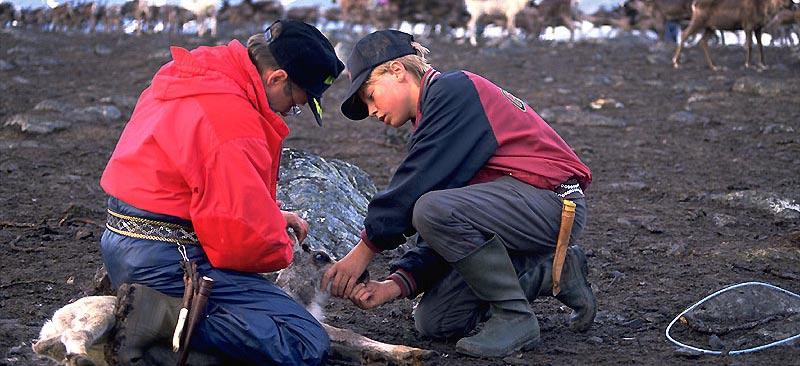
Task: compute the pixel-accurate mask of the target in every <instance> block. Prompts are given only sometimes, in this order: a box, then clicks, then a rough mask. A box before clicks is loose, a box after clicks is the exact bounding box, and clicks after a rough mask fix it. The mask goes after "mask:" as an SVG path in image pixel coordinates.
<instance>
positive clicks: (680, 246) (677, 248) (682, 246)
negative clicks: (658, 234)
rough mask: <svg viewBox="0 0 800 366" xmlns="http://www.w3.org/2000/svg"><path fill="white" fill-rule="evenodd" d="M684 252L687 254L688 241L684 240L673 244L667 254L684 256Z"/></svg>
mask: <svg viewBox="0 0 800 366" xmlns="http://www.w3.org/2000/svg"><path fill="white" fill-rule="evenodd" d="M684 254H686V243H684V242H677V243H675V244H672V245H671V246H670V247H669V249H668V250H667V255H670V256H682V255H684Z"/></svg>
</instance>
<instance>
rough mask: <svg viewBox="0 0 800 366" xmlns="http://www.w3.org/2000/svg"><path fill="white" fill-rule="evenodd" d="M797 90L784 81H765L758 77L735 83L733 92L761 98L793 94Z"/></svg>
mask: <svg viewBox="0 0 800 366" xmlns="http://www.w3.org/2000/svg"><path fill="white" fill-rule="evenodd" d="M795 89H796V88H793V87H791V85H789V84H787V83H786V82H785V81H784V80H771V79H764V78H760V77H756V76H745V77H742V78H739V79H737V80H736V82H734V83H733V87H732V88H731V90H733V91H735V92H737V93H744V94H756V95H761V96H775V95H779V94H782V93H791V92H792V91H793V90H795Z"/></svg>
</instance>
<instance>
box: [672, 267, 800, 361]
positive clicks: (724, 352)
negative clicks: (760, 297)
mask: <svg viewBox="0 0 800 366" xmlns="http://www.w3.org/2000/svg"><path fill="white" fill-rule="evenodd" d="M750 285H760V286H766V287H769V288H772V289H775V290H780V291H783V292H784V293H786V294H788V295H790V296H794V297H796V298H798V299H800V295H798V294H796V293H794V292H791V291H787V290H784V289H782V288H780V287H777V286H773V285H770V284H768V283H763V282H744V283H740V284H738V285H732V286H728V287H726V288H724V289H722V290H719V291H717V292H715V293H713V294H711V295H708V296H706V297H705V298H704V299H702V300H700V301H698V302H697V303H695V304H694V305H692V306H691V307H689V308H688V309H686V310H684V311H683V312H682V313H680V314H678V316H676V317H675V319H672V321H671V322H670V323H669V325H668V326H667V330H666V332H665V334H666V336H667V339H669V340H670V341H671V342H672V343H675V344H676V345H678V346H680V347H684V348H688V349H690V350H693V351H697V352H700V353H704V354H709V355H723V354H727V355H738V354H742V353H750V352H756V351H761V350H764V349H767V348H769V347H774V346H777V345H780V344H784V343H789V342H791V341H794V340H796V339H800V333H797V334H795V335H793V336H791V337H789V338H785V339H783V340H780V341H775V342H772V343H769V344H765V345H761V346H758V347H752V348H747V349H742V350H733V351H730V352H727V351H712V350H707V349H702V348H697V347H693V346H690V345H688V344H684V343H681V342H679V341H676V340H675V339H674V338H672V336H670V335H669V332H670V330H671V329H672V326H673V325H674V324H675V322H677V321H678V319H680V318H681V317H682V316H683V315H684V314H686V313H688V312H690V311H692V310H693V309H694V308H696V307H698V306H699V305H700V304H702V303H704V302H706V301H707V300H709V299H711V298H714V297H716V296H718V295H719V294H721V293H723V292H726V291H730V290H733V289H735V288H739V287H743V286H750Z"/></svg>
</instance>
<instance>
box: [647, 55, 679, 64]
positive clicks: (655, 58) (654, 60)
mask: <svg viewBox="0 0 800 366" xmlns="http://www.w3.org/2000/svg"><path fill="white" fill-rule="evenodd" d="M645 58H646V59H647V63H649V64H651V65H669V64H671V63H672V59H671V58H670V57H669V56H667V55H664V54H661V53H656V54H649V55H647V56H646V57H645Z"/></svg>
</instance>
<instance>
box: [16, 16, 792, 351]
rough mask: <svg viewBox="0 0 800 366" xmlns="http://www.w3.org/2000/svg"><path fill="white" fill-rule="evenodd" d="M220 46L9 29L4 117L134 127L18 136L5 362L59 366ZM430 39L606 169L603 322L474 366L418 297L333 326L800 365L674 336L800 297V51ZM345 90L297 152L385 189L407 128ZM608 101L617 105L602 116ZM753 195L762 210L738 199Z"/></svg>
mask: <svg viewBox="0 0 800 366" xmlns="http://www.w3.org/2000/svg"><path fill="white" fill-rule="evenodd" d="M215 42H217V41H216V40H211V39H202V40H201V39H197V38H192V37H177V38H167V36H164V35H146V36H141V37H132V36H121V35H83V34H71V35H67V34H43V33H37V32H33V31H19V30H15V31H2V32H0V61H2V62H0V121H3V122H5V121H8V120H10V119H12V116H15V115H17V114H25V113H33V112H31V111H32V109H33V108H34V106H36V105H37V104H38V103H40V102H41V101H43V100H55V101H59V102H63V103H68V104H69V105H71V106H72V107H71V108H72V109H73V110H75V109H76V108H77V109H80V108H85V107H92V106H98V105H113V106H115V107H117V108H118V109H119V110H120V111H121V112H122V116H121V117H120V118H116V119H114V118H107V119H103V118H95V119H93V120H88V121H86V120H84V121H79V120H74V119H73V120H70V121H71V123H70V125H69V126H68V127H65V128H63V129H60V130H57V131H55V132H52V133H48V134H35V133H30V132H22V131H21V130H20V127H19V126H16V125H5V126H0V207H2V209H1V210H0V273H2V277H0V364H15V365H29V364H42V365H47V364H49V363H48V361H45V360H41V359H38V358H36V357H35V356H33V355H31V353H30V350H29V349H30V343H31V340H32V339H35V338H36V336H37V333H38V330H39V328H40V327H41V325H42V323H43V322H44V320H45V319H46V318H48V317H49V316H51V315H52V313H53V311H55V310H56V309H58V308H59V307H60V306H62V305H64V304H66V303H67V302H68V301H71V300H74V299H76V298H78V297H81V296H84V295H85V294H87V293H88V292H89V291H90V287H91V282H92V277H93V275H94V273H95V270H96V269H97V268H98V267H99V266H100V264H101V259H100V255H99V250H98V249H99V248H98V241H99V237H100V235H101V233H102V230H103V229H102V225H103V222H104V194H103V191H102V190H101V189H100V187H99V184H98V182H99V178H100V175H101V173H102V171H103V168H104V166H105V163H106V161H107V159H108V157H109V156H110V154H111V152H112V150H113V148H114V146H115V143H116V140H117V138H118V136H119V134H120V132H121V131H122V129H123V127H124V125H125V121H126V120H127V118H128V117H129V115H130V113H131V111H132V107H133V103H135V98H136V97H138V95H139V93H140V92H141V91H142V90H143V89H144V88H145V87H146V86H147V85H148V82H149V80H150V78H151V76H152V75H153V74H154V73H155V72H156V70H158V68H159V67H160V65H162V64H163V63H165V62H167V61H168V57H169V55H168V54H167V53H166V50H167V47H168V46H169V45H170V44H177V45H182V46H186V47H196V46H198V45H203V44H205V45H212V44H214V43H215ZM427 43H428V44H429V45H430V46H431V49H432V54H431V59H432V61H433V63H434V64H435V65H436V66H437V67H438V68H439V69H440V70H448V69H453V68H463V69H467V70H470V71H473V72H476V73H479V74H481V75H484V76H486V77H487V78H489V79H491V80H493V81H495V82H496V83H498V84H499V85H501V86H503V87H505V88H506V89H507V90H509V91H511V92H512V93H514V94H515V95H517V96H518V97H520V98H522V99H524V100H526V101H528V103H529V104H530V105H531V106H532V107H534V108H535V109H536V110H537V111H540V112H541V113H542V114H543V115H545V116H546V117H548V121H549V122H551V123H552V125H553V127H554V128H555V129H556V130H557V131H558V132H559V133H560V134H561V135H562V136H563V138H564V139H565V140H566V141H567V142H568V143H569V144H570V145H571V146H572V147H573V149H575V150H576V151H577V153H578V155H579V156H580V157H581V159H583V161H584V162H585V163H586V164H587V165H588V166H589V167H590V168H591V169H592V171H593V173H594V183H593V185H592V186H591V188H590V189H589V191H588V192H587V193H588V198H587V199H588V203H589V208H590V216H589V223H588V226H587V228H586V230H585V232H584V234H583V236H582V237H581V238H580V243H581V244H582V245H583V246H584V248H585V249H586V250H587V253H588V255H589V261H590V262H589V265H590V280H591V282H592V283H593V286H594V289H595V292H596V294H597V297H598V302H599V307H600V313H599V314H598V316H597V319H596V323H595V324H594V326H593V327H592V329H591V330H589V331H588V332H587V333H584V334H576V333H572V332H570V331H569V330H568V329H566V328H565V326H564V324H563V317H565V316H566V315H567V314H568V311H567V310H568V309H565V308H561V307H560V305H561V304H559V303H558V302H557V301H555V300H554V299H549V298H548V299H540V300H539V301H537V302H536V303H535V304H534V307H535V310H536V312H537V314H538V316H539V319H540V320H541V324H542V340H543V342H542V344H541V346H539V347H538V348H537V349H536V350H534V351H531V352H526V353H524V354H521V355H518V356H513V357H510V358H507V359H505V360H483V359H473V358H468V357H464V356H460V355H458V354H456V353H455V349H454V344H455V341H454V340H450V341H433V340H428V339H424V338H421V337H420V336H419V335H418V334H417V333H416V332H415V331H414V328H413V321H412V318H411V314H410V313H411V308H412V306H413V303H412V302H411V301H409V300H400V301H396V302H394V303H391V304H388V305H385V306H383V307H382V308H379V309H378V310H376V311H371V312H363V311H361V310H358V309H357V308H354V307H351V306H349V305H348V303H346V302H344V301H333V302H332V303H331V305H330V306H329V307H328V311H329V321H330V322H331V323H332V324H333V325H336V326H343V327H348V328H351V329H353V330H356V331H358V332H361V333H362V334H364V335H367V336H369V337H372V338H374V339H377V340H381V341H384V342H390V343H402V344H406V345H411V346H416V347H422V348H427V349H433V350H436V351H438V352H440V356H439V357H437V358H435V359H434V360H432V361H431V364H441V365H487V364H497V365H499V364H504V363H511V364H528V363H535V364H559V365H573V364H600V365H612V364H613V365H617V364H662V363H666V364H760V365H767V364H768V365H788V364H797V362H798V361H797V360H798V358H799V357H800V346H798V345H797V344H795V345H792V346H784V347H777V348H772V349H769V350H767V351H763V352H760V353H756V354H751V355H745V356H739V357H730V356H729V357H711V356H703V357H696V356H692V355H687V354H682V353H677V352H675V347H674V346H672V344H671V343H669V342H668V341H667V340H666V338H665V337H664V329H665V328H666V326H667V324H668V323H669V322H670V320H672V318H673V317H674V316H675V315H676V314H678V313H680V312H681V311H682V310H683V309H685V308H686V307H688V306H690V305H691V304H693V303H694V302H696V301H698V300H699V299H701V298H703V297H705V296H706V295H708V294H710V293H712V292H714V291H716V290H718V289H721V288H723V287H725V286H726V285H729V284H733V283H739V282H744V281H751V280H757V281H764V282H769V283H771V284H774V285H777V286H780V287H783V288H785V289H788V290H790V291H794V292H800V220H798V218H797V216H796V215H794V216H793V215H792V210H791V209H789V210H786V211H783V212H782V213H781V214H777V213H775V212H772V211H770V210H769V204H765V203H764V202H765V201H764V199H762V201H760V202H761V206H759V203H758V202H756V201H758V198H759V197H762V198H763V197H766V196H770V197H777V198H780V199H785V200H788V201H787V202H790V201H791V200H796V201H800V193H798V188H800V175H798V172H799V171H800V93H798V91H797V90H796V89H793V88H794V87H796V86H797V85H800V58H798V57H797V53H796V51H792V50H790V49H785V48H783V49H772V48H770V49H767V60H768V61H769V62H770V63H771V66H772V67H771V68H770V69H769V70H766V71H764V72H756V71H753V70H746V69H744V68H743V66H742V65H743V64H744V52H743V51H742V49H741V48H740V47H735V46H731V47H726V48H715V49H713V56H714V57H715V61H716V62H717V64H718V65H721V66H725V67H726V68H727V69H726V70H724V71H721V72H716V73H714V72H710V71H709V70H708V69H707V67H706V65H705V63H704V62H703V60H702V54H701V51H700V50H699V48H690V49H688V50H687V51H686V53H685V55H684V57H685V58H684V59H685V64H684V66H683V68H682V69H680V70H674V69H673V68H672V67H671V65H670V63H669V58H670V56H671V52H672V50H673V48H672V46H660V45H655V44H652V43H649V42H647V41H643V40H640V39H637V38H632V37H623V38H620V39H616V40H611V41H595V42H581V43H576V44H573V45H569V44H564V43H556V44H553V43H537V44H529V45H508V44H506V45H503V46H501V47H483V48H478V49H476V48H471V47H468V46H462V45H454V44H450V43H448V42H443V41H430V42H427ZM345 84H346V83H345V82H341V81H340V82H337V83H336V84H335V85H334V86H333V87H332V88H331V90H330V92H329V93H328V94H327V95H326V97H325V100H324V107H325V108H326V122H327V126H326V127H325V128H324V129H320V128H318V127H316V126H315V124H314V122H313V120H312V118H313V117H311V115H310V113H309V112H308V111H306V112H305V113H304V114H303V116H301V118H299V119H294V120H290V121H289V123H290V126H291V127H292V133H291V135H290V136H289V138H288V139H287V141H286V146H289V147H295V148H301V149H306V150H309V151H311V152H314V153H317V154H320V155H322V156H325V157H335V158H339V159H343V160H346V161H349V162H352V163H354V164H356V165H358V166H360V167H361V168H363V169H365V170H366V171H367V172H368V173H370V174H371V175H372V176H373V178H374V179H375V182H376V183H377V184H378V186H379V187H383V186H385V184H386V183H387V181H388V179H389V177H390V176H391V173H392V171H393V169H394V168H395V167H396V166H397V164H398V163H399V161H400V159H401V158H402V155H403V151H404V146H403V136H404V132H401V133H398V132H395V131H389V129H388V128H386V127H384V126H381V125H380V124H378V123H376V122H374V121H363V122H360V123H353V122H348V121H346V120H345V119H344V117H343V116H341V115H340V113H339V112H338V106H337V103H336V102H337V101H338V100H341V98H342V96H343V93H344V92H345V88H346V85H345ZM103 98H106V99H103ZM601 98H603V99H604V100H605V101H606V102H607V103H605V104H603V107H602V108H600V109H597V110H595V109H593V108H591V107H590V104H591V103H592V102H594V101H597V100H598V99H601ZM609 99H613V101H609ZM596 104H602V103H596ZM567 106H568V107H567ZM564 107H567V108H564ZM40 109H42V108H41V107H40ZM44 109H46V108H44ZM678 112H680V113H678ZM57 117H58V118H62V119H67V120H69V119H70V118H72V117H69V113H60V114H57ZM62 127H63V126H62ZM131 179H135V177H131ZM741 191H744V192H745V194H744V196H745V197H750V198H752V199H750V200H747V199H743V198H741V197H742V194H739V195H738V196H737V195H736V194H735V193H736V192H741ZM748 192H749V193H748ZM726 194H732V195H731V196H728V197H727V198H726V196H725V195H726ZM765 195H766V196H765ZM737 197H738V198H737ZM753 197H755V198H753ZM774 202H775V201H774ZM773 206H775V205H773ZM397 255H398V254H397V253H385V254H383V255H381V256H380V257H379V259H378V261H377V262H375V263H373V265H372V267H371V270H372V272H373V273H374V275H375V276H381V275H385V271H386V270H385V268H386V263H388V261H389V260H391V259H392V258H394V257H396V256H397ZM796 329H797V328H796Z"/></svg>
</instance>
